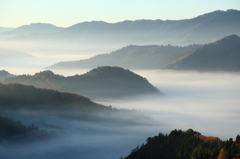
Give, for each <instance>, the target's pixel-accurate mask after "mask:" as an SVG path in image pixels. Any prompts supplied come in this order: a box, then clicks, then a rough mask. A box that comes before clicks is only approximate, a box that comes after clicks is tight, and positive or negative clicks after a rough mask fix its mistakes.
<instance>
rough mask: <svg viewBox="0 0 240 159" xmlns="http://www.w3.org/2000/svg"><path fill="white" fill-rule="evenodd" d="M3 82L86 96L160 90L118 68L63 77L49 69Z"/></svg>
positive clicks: (107, 96)
mask: <svg viewBox="0 0 240 159" xmlns="http://www.w3.org/2000/svg"><path fill="white" fill-rule="evenodd" d="M0 82H2V83H21V84H25V85H33V86H35V87H40V88H50V89H55V90H59V91H67V92H73V93H77V94H80V95H83V96H86V97H93V98H98V97H103V98H119V97H122V96H132V95H140V94H147V93H161V92H160V91H159V90H158V89H157V88H155V87H154V86H152V85H151V84H150V83H149V82H148V81H147V79H146V78H143V77H141V76H139V75H137V74H135V73H133V72H131V71H130V70H125V69H123V68H120V67H109V66H105V67H98V68H95V69H93V70H90V71H89V72H87V73H85V74H82V75H75V76H69V77H64V76H61V75H56V74H54V73H53V72H51V71H43V72H40V73H36V74H35V75H33V76H30V75H21V76H16V77H11V78H7V79H3V80H0Z"/></svg>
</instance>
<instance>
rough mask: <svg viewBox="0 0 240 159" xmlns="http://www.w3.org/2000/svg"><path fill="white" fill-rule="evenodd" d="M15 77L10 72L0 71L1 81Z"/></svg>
mask: <svg viewBox="0 0 240 159" xmlns="http://www.w3.org/2000/svg"><path fill="white" fill-rule="evenodd" d="M14 76H15V75H13V74H10V73H9V72H7V71H5V70H1V71H0V79H4V78H8V77H14Z"/></svg>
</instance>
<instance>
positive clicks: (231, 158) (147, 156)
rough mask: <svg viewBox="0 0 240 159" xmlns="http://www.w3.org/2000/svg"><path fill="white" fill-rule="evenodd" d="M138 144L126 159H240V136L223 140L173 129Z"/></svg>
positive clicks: (191, 131) (190, 130)
mask: <svg viewBox="0 0 240 159" xmlns="http://www.w3.org/2000/svg"><path fill="white" fill-rule="evenodd" d="M146 141H147V142H146V144H142V145H141V146H137V147H136V148H135V149H133V150H132V151H131V153H130V154H129V155H128V156H127V157H126V158H125V159H240V136H239V135H237V137H236V139H232V138H230V139H229V140H226V141H222V140H220V139H219V138H217V137H211V136H210V137H206V136H203V135H201V134H200V133H199V132H196V131H193V130H192V129H189V130H187V131H182V130H176V129H175V130H173V131H172V132H171V133H170V134H169V135H167V134H166V135H164V134H162V133H159V135H158V136H154V137H149V138H147V140H146Z"/></svg>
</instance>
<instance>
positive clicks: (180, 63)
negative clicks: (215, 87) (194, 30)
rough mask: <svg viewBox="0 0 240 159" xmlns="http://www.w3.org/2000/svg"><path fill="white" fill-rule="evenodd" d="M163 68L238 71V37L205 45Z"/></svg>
mask: <svg viewBox="0 0 240 159" xmlns="http://www.w3.org/2000/svg"><path fill="white" fill-rule="evenodd" d="M163 68H164V69H176V70H198V71H240V37H239V36H237V35H231V36H227V37H224V38H222V39H221V40H218V41H216V42H214V43H209V44H205V45H203V46H201V47H199V48H197V49H196V50H195V51H193V52H191V53H189V54H187V55H185V56H183V57H181V58H179V59H178V60H176V61H174V62H172V63H170V64H168V65H167V66H165V67H163Z"/></svg>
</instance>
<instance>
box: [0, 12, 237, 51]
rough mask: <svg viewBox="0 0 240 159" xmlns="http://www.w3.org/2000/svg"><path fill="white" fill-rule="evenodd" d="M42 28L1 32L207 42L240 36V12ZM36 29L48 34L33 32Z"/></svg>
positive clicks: (87, 40)
mask: <svg viewBox="0 0 240 159" xmlns="http://www.w3.org/2000/svg"><path fill="white" fill-rule="evenodd" d="M41 27H43V24H41V25H40V24H32V25H29V26H22V27H19V28H16V29H14V30H12V31H9V32H4V33H1V34H0V37H4V36H5V35H14V36H13V37H12V40H14V39H15V40H31V41H36V40H37V41H38V40H40V41H45V40H47V41H48V42H49V41H54V42H56V41H64V42H68V43H78V44H81V45H85V44H89V45H90V44H98V45H101V44H107V45H122V46H124V45H125V46H126V45H131V44H133V45H149V44H173V45H178V46H179V45H188V44H194V43H195V44H205V43H209V42H213V41H216V40H217V39H220V38H222V37H224V36H227V35H231V34H236V35H240V11H238V10H227V11H214V12H211V13H207V14H203V15H200V16H198V17H195V18H192V19H185V20H166V21H163V20H136V21H123V22H118V23H106V22H102V21H92V22H83V23H78V24H75V25H73V26H70V27H68V28H57V27H55V26H51V25H50V24H49V25H48V26H46V27H44V29H41ZM34 32H36V33H46V34H44V35H43V34H30V33H34ZM23 34H24V35H23ZM26 34H28V35H26ZM17 35H22V36H17Z"/></svg>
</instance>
